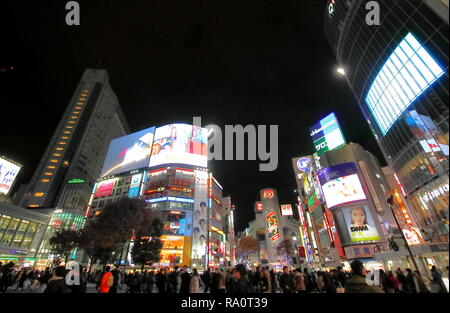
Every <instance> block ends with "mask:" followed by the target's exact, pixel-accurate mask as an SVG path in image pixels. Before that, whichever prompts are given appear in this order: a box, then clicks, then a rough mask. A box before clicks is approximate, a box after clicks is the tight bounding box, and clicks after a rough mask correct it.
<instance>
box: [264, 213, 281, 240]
mask: <svg viewBox="0 0 450 313" xmlns="http://www.w3.org/2000/svg"><path fill="white" fill-rule="evenodd" d="M266 221H267V230H268V232H269V238H270V240H272V242H274V241H276V240H277V239H279V238H280V236H281V235H280V231H279V229H278V221H277V217H276V215H275V212H274V211H272V212H270V213H269V214H267V215H266Z"/></svg>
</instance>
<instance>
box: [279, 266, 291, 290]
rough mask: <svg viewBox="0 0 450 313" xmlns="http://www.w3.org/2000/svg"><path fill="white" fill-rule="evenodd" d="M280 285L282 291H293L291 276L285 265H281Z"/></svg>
mask: <svg viewBox="0 0 450 313" xmlns="http://www.w3.org/2000/svg"><path fill="white" fill-rule="evenodd" d="M280 286H281V289H282V290H283V293H293V292H294V282H293V280H292V276H291V274H290V273H289V268H288V267H287V266H284V267H283V274H281V277H280Z"/></svg>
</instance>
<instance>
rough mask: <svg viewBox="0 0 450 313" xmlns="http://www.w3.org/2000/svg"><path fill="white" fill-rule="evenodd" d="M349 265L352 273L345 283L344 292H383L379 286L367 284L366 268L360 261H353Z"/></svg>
mask: <svg viewBox="0 0 450 313" xmlns="http://www.w3.org/2000/svg"><path fill="white" fill-rule="evenodd" d="M350 267H351V269H352V274H353V275H352V277H351V278H350V279H349V280H348V281H347V284H346V285H345V293H384V292H383V290H381V288H380V287H378V286H375V285H368V284H367V282H366V270H365V268H364V264H363V263H362V262H361V261H359V260H355V261H353V262H352V263H351V264H350Z"/></svg>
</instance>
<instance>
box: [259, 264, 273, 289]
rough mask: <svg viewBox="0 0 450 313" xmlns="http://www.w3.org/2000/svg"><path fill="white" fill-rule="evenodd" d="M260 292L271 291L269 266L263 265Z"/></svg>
mask: <svg viewBox="0 0 450 313" xmlns="http://www.w3.org/2000/svg"><path fill="white" fill-rule="evenodd" d="M261 292H262V293H271V292H272V284H271V277H270V273H269V267H263V268H262V271H261Z"/></svg>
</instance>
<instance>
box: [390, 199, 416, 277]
mask: <svg viewBox="0 0 450 313" xmlns="http://www.w3.org/2000/svg"><path fill="white" fill-rule="evenodd" d="M387 202H388V204H389V207H390V208H391V211H392V215H394V219H395V223H397V227H398V229H399V230H400V233H401V235H402V238H403V241H404V242H405V246H406V249H408V252H409V256H410V257H411V259H412V261H413V263H414V267H415V268H416V270H417V271H418V272H420V271H419V267H418V266H417V263H416V259H415V258H414V255H413V254H412V251H411V248H410V247H409V244H408V241H407V240H406V237H405V234H404V233H403V230H402V228H401V227H400V223H399V222H398V219H397V215H395V211H394V208H393V205H394V197H393V195H391V196H390V197H389V198H388V199H387Z"/></svg>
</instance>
